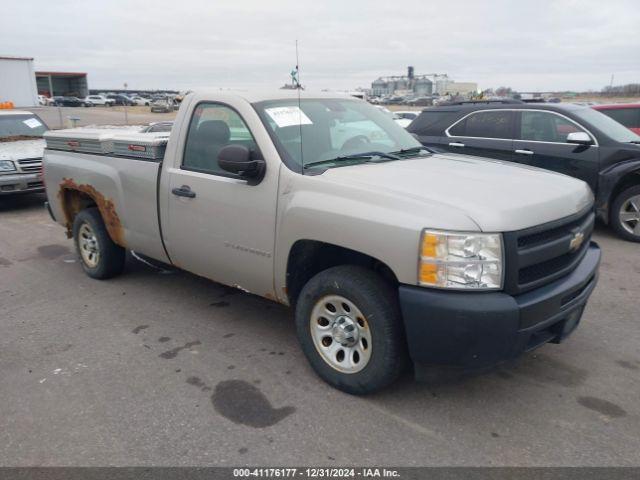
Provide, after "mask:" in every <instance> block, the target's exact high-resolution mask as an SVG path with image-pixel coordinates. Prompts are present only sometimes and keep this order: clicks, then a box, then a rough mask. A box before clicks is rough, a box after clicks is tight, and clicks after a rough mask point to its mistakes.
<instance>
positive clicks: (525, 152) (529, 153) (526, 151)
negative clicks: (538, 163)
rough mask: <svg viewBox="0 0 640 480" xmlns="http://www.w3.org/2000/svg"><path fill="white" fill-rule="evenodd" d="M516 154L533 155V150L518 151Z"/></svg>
mask: <svg viewBox="0 0 640 480" xmlns="http://www.w3.org/2000/svg"><path fill="white" fill-rule="evenodd" d="M515 152H516V153H521V154H522V155H533V151H532V150H516V151H515Z"/></svg>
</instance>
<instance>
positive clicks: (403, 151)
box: [391, 147, 432, 155]
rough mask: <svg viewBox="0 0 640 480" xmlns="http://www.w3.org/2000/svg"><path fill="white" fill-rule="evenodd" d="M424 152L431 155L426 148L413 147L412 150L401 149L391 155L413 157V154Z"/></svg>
mask: <svg viewBox="0 0 640 480" xmlns="http://www.w3.org/2000/svg"><path fill="white" fill-rule="evenodd" d="M422 151H425V152H427V153H432V152H431V150H429V149H428V148H426V147H413V148H403V149H401V150H397V151H395V152H391V154H393V155H413V154H416V155H417V154H419V153H420V152H422Z"/></svg>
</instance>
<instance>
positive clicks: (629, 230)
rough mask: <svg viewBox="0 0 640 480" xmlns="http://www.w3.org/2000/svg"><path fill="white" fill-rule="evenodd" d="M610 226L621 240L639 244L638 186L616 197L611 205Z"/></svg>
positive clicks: (639, 187)
mask: <svg viewBox="0 0 640 480" xmlns="http://www.w3.org/2000/svg"><path fill="white" fill-rule="evenodd" d="M611 226H612V227H613V229H614V230H615V231H616V233H617V234H618V235H619V236H621V237H622V238H624V239H626V240H630V241H632V242H640V185H635V186H633V187H630V188H627V189H626V190H624V191H622V192H621V193H620V194H619V195H618V196H617V197H616V199H615V200H614V202H613V204H612V205H611Z"/></svg>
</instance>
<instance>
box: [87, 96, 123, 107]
mask: <svg viewBox="0 0 640 480" xmlns="http://www.w3.org/2000/svg"><path fill="white" fill-rule="evenodd" d="M84 103H85V105H86V106H87V107H94V106H97V105H101V106H104V107H110V106H112V105H115V103H116V102H115V100H113V99H111V98H107V97H105V96H103V95H89V96H87V97H85V98H84Z"/></svg>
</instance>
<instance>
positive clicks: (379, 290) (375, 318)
mask: <svg viewBox="0 0 640 480" xmlns="http://www.w3.org/2000/svg"><path fill="white" fill-rule="evenodd" d="M296 330H297V334H298V340H299V341H300V344H301V346H302V350H303V351H304V354H305V355H306V357H307V359H308V360H309V363H310V364H311V366H312V367H313V369H314V370H315V372H316V373H317V374H318V375H319V376H320V377H321V378H322V379H323V380H324V381H326V382H327V383H329V384H330V385H332V386H334V387H336V388H338V389H339V390H342V391H344V392H347V393H351V394H356V395H362V394H367V393H372V392H375V391H378V390H380V389H382V388H384V387H386V386H388V385H390V384H391V383H393V382H394V381H395V380H396V379H397V378H398V376H399V375H400V374H401V373H402V371H403V370H404V367H405V365H406V347H405V339H404V330H403V328H402V319H401V315H400V308H399V305H398V300H397V294H396V291H395V290H394V289H393V287H391V286H390V285H389V284H387V283H386V282H385V281H384V280H383V279H382V278H381V277H380V276H379V275H378V274H376V273H375V272H373V271H371V270H368V269H365V268H362V267H358V266H353V265H343V266H338V267H333V268H330V269H328V270H325V271H323V272H320V273H319V274H317V275H316V276H315V277H313V278H312V279H311V280H309V282H308V283H307V284H306V285H305V286H304V288H303V289H302V292H301V293H300V297H299V299H298V304H297V306H296Z"/></svg>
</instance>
